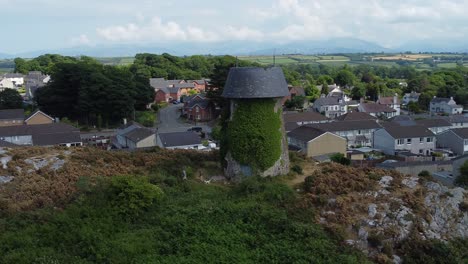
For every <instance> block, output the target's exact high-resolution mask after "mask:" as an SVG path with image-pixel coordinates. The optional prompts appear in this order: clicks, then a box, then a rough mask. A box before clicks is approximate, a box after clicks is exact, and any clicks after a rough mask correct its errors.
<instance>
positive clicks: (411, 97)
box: [401, 92, 421, 105]
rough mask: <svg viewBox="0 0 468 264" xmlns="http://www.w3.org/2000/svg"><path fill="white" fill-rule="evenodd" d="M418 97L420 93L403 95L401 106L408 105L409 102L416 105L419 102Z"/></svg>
mask: <svg viewBox="0 0 468 264" xmlns="http://www.w3.org/2000/svg"><path fill="white" fill-rule="evenodd" d="M420 95H421V94H420V93H416V92H411V93H405V95H403V100H402V101H401V103H402V104H403V105H408V104H409V103H410V102H413V103H417V102H418V101H419V96H420Z"/></svg>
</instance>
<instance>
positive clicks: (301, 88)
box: [288, 86, 306, 96]
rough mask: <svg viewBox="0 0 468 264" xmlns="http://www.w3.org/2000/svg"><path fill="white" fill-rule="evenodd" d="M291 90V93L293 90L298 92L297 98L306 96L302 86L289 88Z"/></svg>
mask: <svg viewBox="0 0 468 264" xmlns="http://www.w3.org/2000/svg"><path fill="white" fill-rule="evenodd" d="M288 89H289V92H291V90H292V89H294V90H296V91H297V94H296V95H297V96H305V95H306V94H305V90H304V88H303V87H300V86H289V87H288Z"/></svg>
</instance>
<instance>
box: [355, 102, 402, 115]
mask: <svg viewBox="0 0 468 264" xmlns="http://www.w3.org/2000/svg"><path fill="white" fill-rule="evenodd" d="M361 107H362V108H363V110H364V112H366V113H391V112H396V110H395V109H393V108H390V107H388V106H386V105H382V104H375V103H364V104H361Z"/></svg>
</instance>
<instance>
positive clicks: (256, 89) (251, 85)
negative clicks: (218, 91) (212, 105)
mask: <svg viewBox="0 0 468 264" xmlns="http://www.w3.org/2000/svg"><path fill="white" fill-rule="evenodd" d="M288 95H289V90H288V84H287V83H286V79H285V78H284V74H283V70H282V69H281V68H280V67H272V68H267V69H264V68H255V67H239V68H231V70H230V71H229V75H228V77H227V80H226V85H225V86H224V91H223V94H222V96H223V97H225V98H239V99H242V98H246V99H247V98H279V97H285V96H288Z"/></svg>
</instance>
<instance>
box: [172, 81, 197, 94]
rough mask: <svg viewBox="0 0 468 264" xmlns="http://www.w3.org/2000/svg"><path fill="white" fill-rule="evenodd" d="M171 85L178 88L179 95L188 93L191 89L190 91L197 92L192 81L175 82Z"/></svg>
mask: <svg viewBox="0 0 468 264" xmlns="http://www.w3.org/2000/svg"><path fill="white" fill-rule="evenodd" d="M173 87H174V88H179V89H180V94H181V95H190V93H191V92H192V91H193V92H192V93H198V90H196V89H195V84H194V83H176V84H174V86H173Z"/></svg>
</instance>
